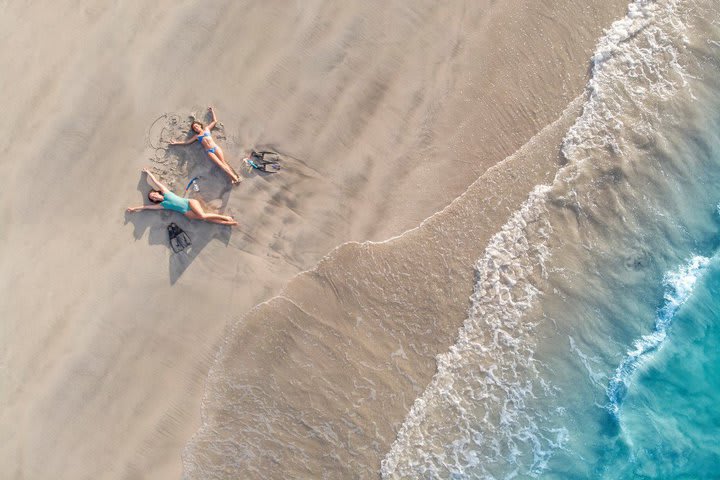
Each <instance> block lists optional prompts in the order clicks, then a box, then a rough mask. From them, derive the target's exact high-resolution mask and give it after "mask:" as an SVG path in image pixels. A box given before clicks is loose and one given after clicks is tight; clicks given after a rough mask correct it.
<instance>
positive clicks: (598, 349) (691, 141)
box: [382, 0, 720, 479]
mask: <svg viewBox="0 0 720 480" xmlns="http://www.w3.org/2000/svg"><path fill="white" fill-rule="evenodd" d="M717 7H718V4H717V3H716V2H711V1H694V0H691V1H655V2H653V1H637V2H634V3H632V4H631V5H630V7H629V10H628V15H627V17H626V18H624V19H621V20H619V21H617V22H615V24H613V25H612V26H610V27H609V28H608V30H607V32H606V35H605V36H604V37H603V38H602V39H600V40H599V42H598V46H597V49H596V53H595V56H594V58H593V59H592V78H591V80H590V82H589V84H588V87H587V91H586V101H585V106H584V109H583V114H582V116H581V117H580V118H579V119H578V120H577V122H576V124H575V125H574V126H573V127H572V128H571V130H570V131H569V132H567V134H566V137H565V141H564V144H563V157H564V160H565V162H566V164H565V165H564V166H563V167H562V168H561V169H560V171H559V173H558V175H557V177H556V178H555V181H554V182H553V183H552V184H551V185H544V186H538V187H537V188H536V190H535V191H534V192H533V194H532V195H531V197H530V198H529V199H528V201H527V202H526V203H525V205H524V206H523V208H522V210H521V211H519V212H516V213H515V214H514V215H513V217H512V218H511V219H510V220H509V221H508V224H507V225H506V226H505V227H504V228H503V230H502V231H501V232H498V234H497V235H496V236H495V237H494V238H493V241H492V242H491V244H490V246H489V247H488V249H487V251H486V253H485V255H484V256H483V257H482V258H480V259H478V262H477V265H476V268H477V271H478V280H477V283H476V285H475V293H474V295H473V297H472V299H471V300H472V306H471V308H470V311H469V314H468V318H467V320H466V321H465V325H464V327H463V328H462V329H461V330H460V332H459V338H458V341H457V343H456V344H455V345H454V346H453V347H452V348H451V349H450V351H449V352H447V353H446V354H444V355H441V356H440V357H439V358H438V373H437V374H436V375H435V377H434V378H433V381H432V383H431V385H430V386H429V387H428V389H427V390H426V391H425V393H424V394H423V395H422V397H420V398H419V399H418V400H417V401H416V402H415V405H414V406H413V409H412V411H411V413H410V415H409V416H408V418H407V419H406V420H405V423H404V425H403V427H402V429H401V432H400V434H399V436H398V439H397V440H396V442H395V443H394V445H393V447H392V449H391V451H390V452H389V453H388V454H387V455H386V457H385V459H384V460H383V464H382V473H383V476H384V478H553V479H554V478H557V479H564V478H607V479H615V478H617V479H634V478H662V479H665V478H698V479H704V478H720V410H719V409H718V405H720V374H717V373H716V372H715V369H716V368H717V366H718V360H720V354H719V353H718V345H720V213H719V210H718V203H719V202H720V13H719V11H718V9H717Z"/></svg>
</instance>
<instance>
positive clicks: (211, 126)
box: [207, 107, 217, 130]
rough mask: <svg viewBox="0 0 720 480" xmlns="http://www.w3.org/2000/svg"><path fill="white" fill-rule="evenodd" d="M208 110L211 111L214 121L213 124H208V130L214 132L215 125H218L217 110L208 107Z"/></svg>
mask: <svg viewBox="0 0 720 480" xmlns="http://www.w3.org/2000/svg"><path fill="white" fill-rule="evenodd" d="M208 110H210V113H211V114H212V117H213V119H212V122H210V123H209V124H208V126H207V128H208V130H212V129H213V128H215V124H216V123H217V117H216V116H215V110H214V109H213V107H208Z"/></svg>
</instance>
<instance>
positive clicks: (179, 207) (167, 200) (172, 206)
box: [160, 192, 190, 214]
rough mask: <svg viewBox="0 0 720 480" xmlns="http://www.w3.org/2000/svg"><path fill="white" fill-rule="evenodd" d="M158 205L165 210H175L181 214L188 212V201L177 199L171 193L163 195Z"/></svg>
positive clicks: (177, 197)
mask: <svg viewBox="0 0 720 480" xmlns="http://www.w3.org/2000/svg"><path fill="white" fill-rule="evenodd" d="M160 205H162V207H163V208H164V209H165V210H175V211H176V212H180V213H183V214H184V213H187V211H188V210H190V200H188V199H187V198H182V197H179V196H177V195H175V194H174V193H172V192H167V193H165V194H163V201H162V202H160Z"/></svg>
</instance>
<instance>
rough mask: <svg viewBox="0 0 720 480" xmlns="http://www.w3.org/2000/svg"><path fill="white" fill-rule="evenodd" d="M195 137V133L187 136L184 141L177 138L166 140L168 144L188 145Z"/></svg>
mask: <svg viewBox="0 0 720 480" xmlns="http://www.w3.org/2000/svg"><path fill="white" fill-rule="evenodd" d="M197 137H198V136H197V135H193V136H192V137H190V138H188V139H187V140H185V141H184V142H181V141H179V140H170V141H168V145H190V144H191V143H193V142H194V141H195V140H197Z"/></svg>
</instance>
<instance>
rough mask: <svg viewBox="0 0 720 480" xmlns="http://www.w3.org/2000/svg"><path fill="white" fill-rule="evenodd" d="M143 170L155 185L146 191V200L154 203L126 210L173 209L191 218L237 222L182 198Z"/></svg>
mask: <svg viewBox="0 0 720 480" xmlns="http://www.w3.org/2000/svg"><path fill="white" fill-rule="evenodd" d="M143 172H145V173H147V174H148V177H150V180H152V182H153V183H154V184H155V186H156V187H157V190H150V193H148V200H150V201H151V202H153V204H154V205H142V206H139V207H128V209H127V211H128V212H139V211H141V210H173V211H175V212H180V213H182V214H183V215H185V216H186V217H187V218H191V219H193V220H205V221H206V222H211V223H219V224H220V225H237V224H238V223H237V222H236V221H235V219H234V218H232V217H230V216H228V215H219V214H217V213H207V212H206V211H205V210H204V209H203V207H202V205H200V202H198V201H197V200H195V199H193V198H183V197H180V196H178V195H175V194H174V193H173V192H171V191H170V189H169V188H167V187H166V186H165V185H163V184H162V183H160V181H159V180H158V179H157V178H155V176H154V175H153V174H152V172H150V171H149V170H148V169H147V168H144V169H143Z"/></svg>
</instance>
